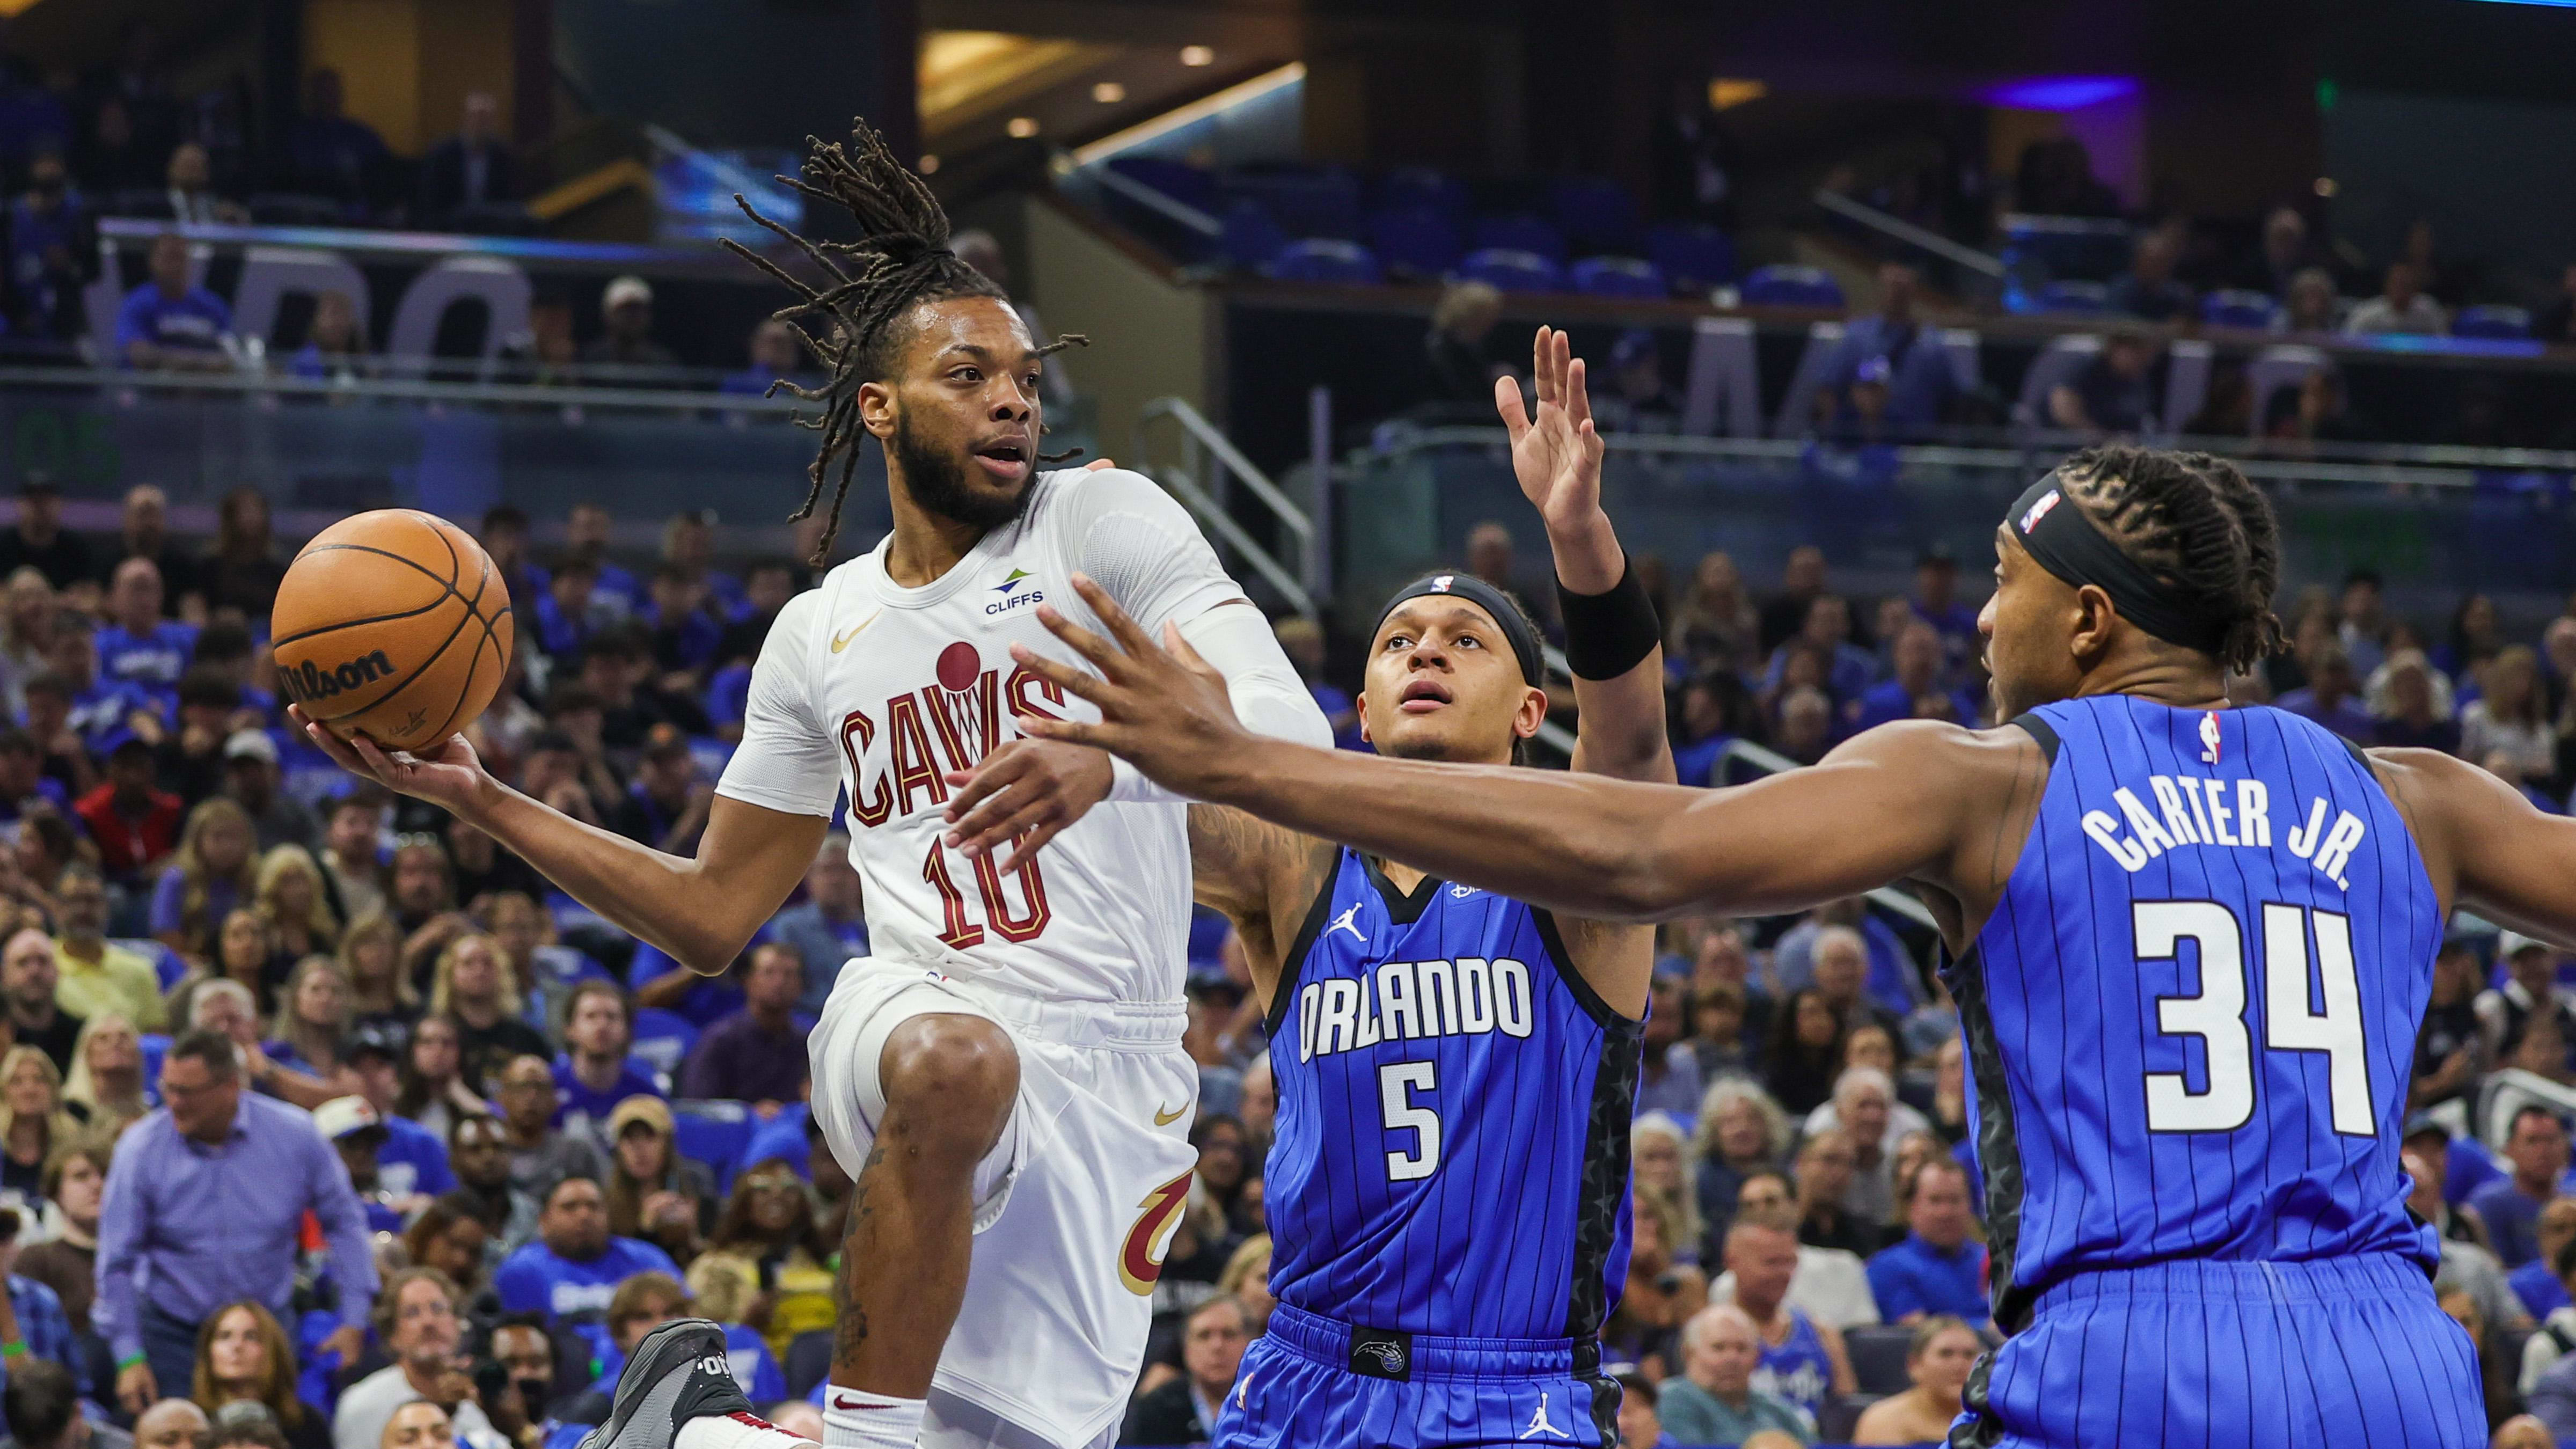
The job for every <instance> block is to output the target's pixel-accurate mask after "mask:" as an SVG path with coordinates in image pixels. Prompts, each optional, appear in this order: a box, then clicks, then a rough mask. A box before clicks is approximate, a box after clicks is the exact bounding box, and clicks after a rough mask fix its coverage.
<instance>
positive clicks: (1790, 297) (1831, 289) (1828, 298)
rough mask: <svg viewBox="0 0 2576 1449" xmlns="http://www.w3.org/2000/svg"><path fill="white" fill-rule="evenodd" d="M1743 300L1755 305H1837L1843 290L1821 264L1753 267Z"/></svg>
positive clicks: (1841, 303)
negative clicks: (1817, 265) (1814, 265)
mask: <svg viewBox="0 0 2576 1449" xmlns="http://www.w3.org/2000/svg"><path fill="white" fill-rule="evenodd" d="M1744 300H1745V302H1746V304H1747V305H1750V306H1756V307H1840V306H1842V305H1843V289H1842V287H1841V286H1840V285H1838V284H1837V283H1836V282H1835V281H1834V279H1833V278H1832V277H1831V276H1830V275H1828V274H1827V273H1826V272H1825V271H1824V269H1823V268H1821V267H1791V266H1768V267H1755V268H1754V269H1753V274H1752V275H1751V276H1749V277H1746V278H1745V279H1744Z"/></svg>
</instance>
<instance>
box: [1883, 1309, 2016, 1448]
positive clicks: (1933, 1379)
mask: <svg viewBox="0 0 2576 1449" xmlns="http://www.w3.org/2000/svg"><path fill="white" fill-rule="evenodd" d="M1985 1351H1986V1345H1985V1342H1984V1340H1982V1339H1980V1338H1978V1337H1977V1331H1976V1330H1975V1329H1973V1328H1970V1327H1969V1326H1968V1325H1967V1323H1966V1322H1965V1321H1964V1320H1962V1319H1957V1318H1953V1317H1951V1316H1950V1315H1948V1314H1946V1313H1941V1314H1935V1315H1933V1316H1932V1317H1930V1318H1926V1319H1924V1320H1923V1321H1922V1322H1921V1323H1919V1324H1917V1325H1915V1328H1914V1341H1913V1343H1911V1344H1910V1345H1908V1346H1907V1348H1906V1350H1905V1374H1906V1377H1908V1378H1910V1379H1912V1380H1913V1381H1914V1386H1913V1387H1912V1388H1909V1389H1907V1390H1906V1391H1905V1392H1903V1393H1901V1394H1892V1395H1890V1396H1888V1397H1887V1398H1884V1399H1881V1400H1879V1401H1878V1402H1877V1403H1875V1404H1872V1405H1870V1406H1869V1407H1868V1408H1867V1409H1864V1410H1862V1411H1861V1416H1860V1423H1859V1424H1858V1425H1857V1426H1855V1427H1854V1428H1853V1430H1852V1442H1853V1443H1854V1444H1933V1443H1938V1442H1940V1441H1941V1440H1942V1439H1944V1438H1946V1437H1947V1436H1948V1435H1949V1433H1950V1423H1951V1421H1952V1420H1954V1419H1956V1418H1958V1417H1959V1396H1960V1395H1961V1394H1963V1393H1965V1392H1966V1391H1967V1387H1968V1371H1969V1370H1971V1369H1973V1368H1975V1367H1976V1365H1977V1355H1979V1354H1981V1353H1984V1352H1985Z"/></svg>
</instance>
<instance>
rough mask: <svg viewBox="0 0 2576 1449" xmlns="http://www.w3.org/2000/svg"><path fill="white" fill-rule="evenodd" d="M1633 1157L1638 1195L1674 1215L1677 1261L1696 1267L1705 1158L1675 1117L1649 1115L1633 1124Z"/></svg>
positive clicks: (1630, 1128)
mask: <svg viewBox="0 0 2576 1449" xmlns="http://www.w3.org/2000/svg"><path fill="white" fill-rule="evenodd" d="M1628 1158H1629V1161H1630V1162H1631V1163H1632V1164H1634V1166H1633V1167H1632V1169H1631V1173H1632V1178H1633V1181H1634V1183H1635V1190H1636V1192H1637V1193H1638V1195H1639V1196H1651V1197H1652V1198H1654V1199H1655V1201H1656V1203H1657V1204H1658V1205H1659V1206H1662V1207H1664V1208H1666V1209H1668V1210H1669V1211H1670V1213H1671V1216H1672V1228H1673V1238H1672V1245H1673V1261H1674V1262H1676V1263H1686V1264H1690V1265H1692V1266H1694V1267H1696V1266H1697V1265H1698V1263H1699V1240H1700V1236H1701V1227H1700V1214H1699V1193H1698V1191H1697V1187H1696V1184H1697V1180H1698V1178H1699V1154H1698V1153H1697V1151H1695V1150H1694V1148H1693V1146H1692V1143H1691V1139H1690V1135H1689V1134H1688V1133H1686V1132H1684V1131H1682V1124H1681V1122H1680V1121H1679V1120H1678V1119H1677V1118H1675V1117H1674V1116H1673V1115H1672V1114H1671V1113H1669V1112H1644V1113H1640V1114H1638V1117H1637V1119H1636V1120H1635V1121H1633V1122H1631V1123H1629V1124H1628Z"/></svg>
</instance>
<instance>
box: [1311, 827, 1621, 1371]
mask: <svg viewBox="0 0 2576 1449" xmlns="http://www.w3.org/2000/svg"><path fill="white" fill-rule="evenodd" d="M1640 1036H1641V1029H1640V1026H1639V1024H1638V1023H1637V1022H1634V1021H1631V1020H1629V1019H1628V1018H1626V1017H1623V1016H1621V1015H1620V1014H1619V1013H1617V1012H1616V1011H1613V1010H1612V1009H1611V1008H1610V1007H1609V1005H1608V1004H1607V1003H1605V1002H1604V1001H1603V1000H1602V999H1601V998H1600V996H1599V995H1598V994H1597V993H1595V992H1594V991H1593V990H1592V988H1591V986H1590V984H1589V983H1587V982H1586V981H1584V980H1583V978H1582V977H1581V976H1580V975H1579V974H1578V973H1577V972H1576V971H1575V969H1574V967H1573V966H1572V965H1571V964H1570V963H1569V962H1568V960H1567V957H1566V951H1565V944H1564V942H1563V941H1562V940H1561V939H1560V938H1559V937H1558V935H1557V929H1556V922H1555V921H1554V920H1553V919H1552V918H1551V917H1550V916H1549V915H1548V914H1547V913H1546V912H1545V911H1539V910H1533V909H1532V908H1530V907H1529V906H1526V905H1523V904H1521V903H1520V902H1518V901H1514V900H1508V899H1505V898H1504V897H1501V896H1497V895H1494V894H1492V893H1490V892H1487V891H1482V890H1478V889H1476V888H1474V887H1472V886H1461V885H1452V884H1450V883H1449V882H1447V881H1443V880H1438V879H1432V878H1425V879H1424V880H1423V881H1422V882H1421V883H1420V884H1419V885H1417V886H1416V887H1415V888H1414V890H1413V891H1412V893H1411V894H1409V895H1408V894H1405V893H1403V892H1400V891H1398V890H1396V889H1395V887H1394V886H1393V885H1392V884H1391V883H1389V882H1388V880H1387V878H1386V877H1385V876H1384V875H1383V874H1381V873H1380V872H1379V870H1378V868H1377V866H1376V864H1375V863H1374V862H1373V861H1370V860H1368V859H1366V858H1364V857H1362V856H1360V855H1359V854H1357V853H1355V852H1353V851H1349V850H1344V851H1342V852H1341V855H1340V860H1339V864H1338V865H1337V866H1336V868H1335V870H1334V874H1333V880H1332V884H1331V886H1330V887H1329V888H1328V889H1326V890H1325V891H1324V892H1322V894H1321V895H1320V896H1319V897H1318V898H1317V900H1316V902H1315V906H1314V909H1313V910H1312V911H1310V912H1309V913H1308V914H1307V917H1306V921H1305V924H1304V927H1303V929H1302V930H1300V931H1299V933H1298V936H1297V940H1296V943H1295V945H1294V946H1293V947H1291V948H1290V950H1289V952H1288V955H1287V958H1286V960H1285V961H1284V962H1283V964H1282V971H1281V977H1280V982H1279V987H1278V993H1277V996H1276V999H1275V1000H1274V1001H1273V1003H1272V1007H1271V1019H1270V1064H1271V1070H1272V1072H1273V1074H1274V1075H1275V1076H1276V1078H1277V1080H1278V1084H1279V1113H1278V1136H1277V1139H1276V1141H1275V1142H1274V1143H1273V1144H1272V1146H1271V1149H1270V1162H1269V1167H1268V1173H1267V1177H1268V1182H1269V1198H1268V1201H1269V1204H1270V1207H1269V1218H1270V1231H1271V1236H1272V1242H1273V1247H1272V1250H1271V1263H1270V1289H1271V1292H1273V1293H1274V1294H1276V1295H1277V1296H1278V1298H1279V1301H1280V1302H1282V1303H1285V1304H1288V1305H1290V1306H1292V1307H1295V1308H1300V1309H1303V1310H1305V1311H1306V1312H1309V1313H1313V1314H1316V1315H1319V1316H1321V1317H1324V1318H1329V1319H1336V1320H1339V1321H1342V1322H1345V1323H1351V1324H1359V1325H1366V1326H1368V1327H1373V1328H1379V1329H1391V1330H1400V1331H1402V1332H1405V1333H1415V1334H1428V1335H1447V1336H1452V1337H1460V1338H1513V1339H1558V1338H1574V1339H1582V1338H1587V1337H1590V1336H1591V1335H1593V1334H1595V1333H1597V1332H1598V1331H1599V1330H1600V1327H1601V1324H1602V1321H1603V1320H1604V1319H1605V1318H1606V1317H1607V1316H1608V1315H1609V1311H1610V1309H1611V1307H1612V1305H1614V1304H1615V1303H1616V1302H1617V1301H1618V1297H1619V1292H1620V1289H1621V1287H1622V1285H1623V1284H1624V1283H1625V1282H1626V1281H1627V1274H1628V1229H1629V1198H1628V1187H1629V1182H1628V1119H1629V1114H1630V1109H1631V1105H1632V1103H1633V1102H1634V1101H1635V1098H1636V1090H1637V1062H1638V1054H1639V1041H1640Z"/></svg>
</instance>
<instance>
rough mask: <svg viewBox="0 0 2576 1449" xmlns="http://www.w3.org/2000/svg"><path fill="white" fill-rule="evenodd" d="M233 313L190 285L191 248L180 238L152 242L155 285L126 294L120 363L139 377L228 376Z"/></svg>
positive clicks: (119, 330)
mask: <svg viewBox="0 0 2576 1449" xmlns="http://www.w3.org/2000/svg"><path fill="white" fill-rule="evenodd" d="M232 330H233V309H232V308H230V307H228V306H226V305H224V299H223V298H221V297H218V296H216V295H215V294H214V293H212V292H209V291H207V290H206V289H205V288H203V287H194V286H190V285H189V284H188V243H187V242H186V240H184V239H183V238H181V237H180V235H179V234H178V233H177V232H163V233H162V234H161V235H160V236H157V237H155V238H153V240H152V280H150V281H148V282H145V283H144V284H143V285H142V286H140V287H137V288H135V289H134V290H133V291H131V292H129V293H127V294H126V297H125V305H123V306H122V307H119V308H118V309H117V312H116V354H115V355H116V359H117V360H118V361H119V362H122V363H123V364H125V365H126V366H127V367H131V368H135V369H137V370H140V371H154V370H158V371H163V372H228V371H230V370H231V369H232V366H233V363H232V358H231V356H230V355H229V354H227V353H226V352H225V351H224V341H225V339H226V338H228V337H230V336H231V335H232Z"/></svg>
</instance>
